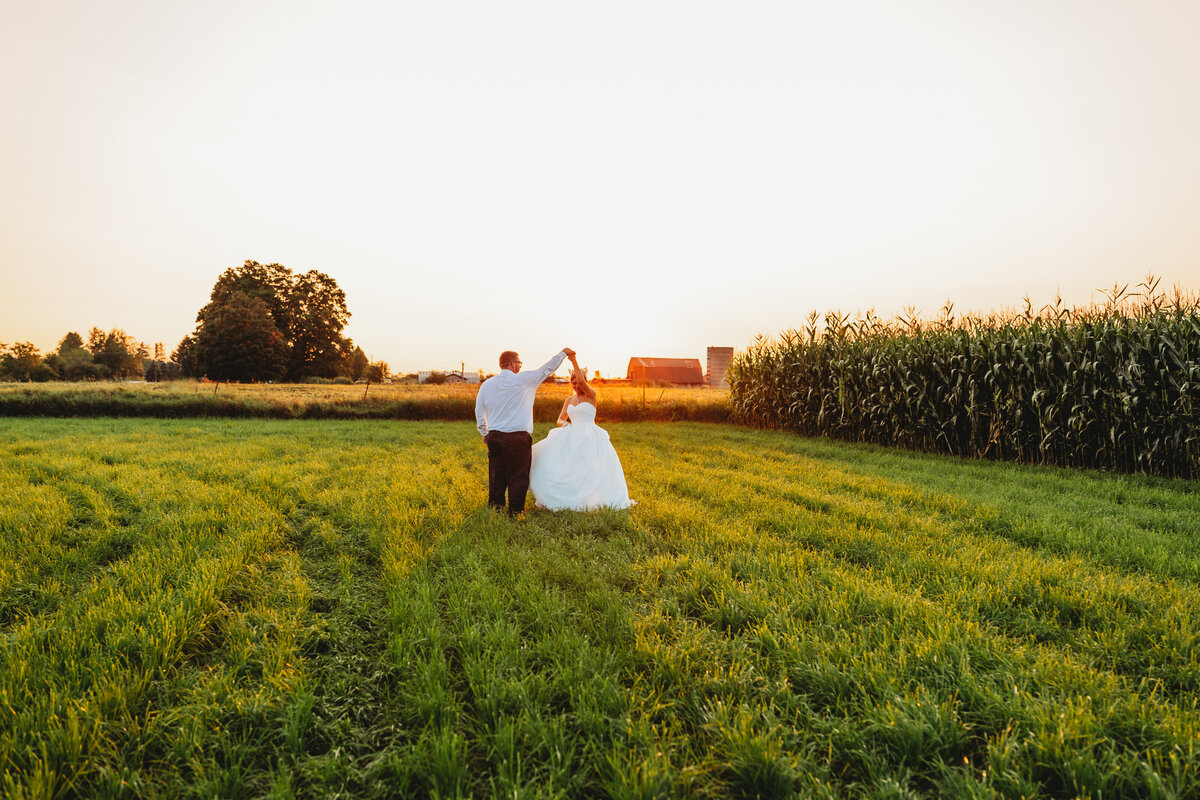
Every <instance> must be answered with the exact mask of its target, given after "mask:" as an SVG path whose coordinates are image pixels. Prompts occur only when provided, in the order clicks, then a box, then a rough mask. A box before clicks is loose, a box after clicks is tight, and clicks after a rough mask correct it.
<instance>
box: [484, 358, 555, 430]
mask: <svg viewBox="0 0 1200 800" xmlns="http://www.w3.org/2000/svg"><path fill="white" fill-rule="evenodd" d="M566 357H567V354H566V352H565V351H560V352H559V353H558V354H557V355H555V356H554V357H553V358H551V359H550V360H549V361H547V362H546V363H545V364H543V365H542V366H540V367H538V368H537V369H535V370H528V371H522V372H513V371H512V370H508V369H502V370H500V374H499V375H493V376H492V377H490V378H488V379H487V380H486V381H484V382H483V385H482V386H480V387H479V394H477V395H476V396H475V427H477V428H479V435H480V436H487V435H488V431H501V432H502V433H515V432H516V431H525V432H526V433H529V434H532V433H533V398H534V395H536V394H537V388H538V386H540V385H541V383H542V381H544V380H546V378H549V377H550V376H551V375H553V374H554V371H555V370H556V369H558V365H559V364H561V363H562V362H563V359H564V358H566Z"/></svg>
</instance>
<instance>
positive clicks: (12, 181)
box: [0, 0, 1200, 375]
mask: <svg viewBox="0 0 1200 800" xmlns="http://www.w3.org/2000/svg"><path fill="white" fill-rule="evenodd" d="M1198 30H1200V5H1198V4H1195V3H1178V2H1167V1H1166V0H1153V2H1147V3H1138V4H1134V3H1128V2H1052V3H1046V2H1026V1H1021V2H1006V3H1001V2H949V1H947V2H934V1H932V0H926V1H923V2H906V3H902V4H897V3H882V2H878V3H876V2H862V3H836V4H835V3H800V2H754V1H752V2H741V3H732V2H709V1H706V0H700V1H699V2H696V1H695V0H689V1H688V2H683V0H679V1H678V2H655V1H654V0H649V2H647V1H645V0H639V1H638V2H605V3H562V2H548V1H547V2H506V3H484V2H470V1H466V2H457V3H447V2H405V3H361V2H358V3H356V2H350V3H341V4H336V5H334V4H328V3H315V2H313V3H293V2H282V1H281V0H266V1H262V2H249V3H246V2H213V3H183V2H174V1H171V2H128V1H126V2H112V3H87V2H82V1H81V0H80V1H78V2H70V1H59V2H32V1H31V0H6V1H5V2H3V4H2V5H0V69H2V70H3V74H4V75H5V76H6V79H5V80H4V81H3V82H0V108H2V109H3V121H2V122H0V275H2V277H3V286H4V289H3V291H2V292H0V341H3V342H5V343H9V344H11V343H12V342H14V341H25V340H29V341H32V342H33V343H34V344H36V345H37V346H38V347H39V348H41V349H42V350H43V351H46V350H49V349H52V348H53V347H54V346H55V345H56V343H57V342H58V340H59V339H60V338H61V337H62V336H63V335H64V334H65V333H67V332H68V331H78V332H81V333H86V331H87V330H88V329H89V328H90V327H92V326H99V327H101V328H104V329H108V328H114V327H119V328H123V329H125V330H126V331H127V332H129V333H130V334H131V335H133V336H134V337H136V338H137V339H139V340H142V341H145V342H148V343H151V344H152V343H154V342H157V341H161V342H163V343H164V344H165V345H166V348H167V351H168V352H170V350H171V349H173V348H174V347H175V345H176V344H177V343H178V341H179V340H180V339H181V338H182V337H183V336H184V335H185V334H187V333H189V332H190V331H191V329H192V327H193V326H194V324H195V323H194V320H195V314H196V312H197V310H198V309H199V308H200V307H201V306H202V305H203V304H204V303H205V302H206V301H207V299H208V293H209V291H210V289H211V288H212V285H213V283H214V281H215V280H216V277H217V276H218V275H219V274H220V273H221V272H222V271H223V270H225V269H226V268H228V267H234V266H238V265H240V264H241V263H242V262H243V261H244V260H247V259H253V260H256V261H260V262H263V263H269V262H278V263H281V264H284V265H286V266H287V267H289V268H291V269H292V270H295V271H297V272H302V271H306V270H309V269H317V270H320V271H322V272H325V273H327V274H329V275H330V276H332V277H333V278H334V279H335V280H336V281H337V282H338V283H339V285H340V286H341V287H342V288H343V289H344V290H345V292H346V296H347V301H348V305H349V308H350V311H351V313H352V315H353V316H352V317H351V320H350V324H349V326H348V327H347V329H346V334H347V335H348V336H350V337H352V338H353V339H354V340H355V342H356V343H357V344H358V345H360V346H361V347H363V349H364V350H365V351H367V353H368V354H369V355H370V356H371V358H373V359H382V360H386V361H388V362H389V364H390V365H391V367H392V369H393V370H396V371H401V372H407V371H416V370H419V369H439V368H457V367H458V366H459V365H460V364H465V366H466V368H467V369H468V370H474V369H480V368H482V369H485V370H488V371H494V370H495V369H496V363H495V360H496V356H497V355H498V354H499V352H500V351H501V350H502V349H506V348H511V349H516V350H518V351H519V352H520V353H521V354H522V356H523V357H524V358H525V360H526V361H527V362H530V363H533V362H537V363H541V362H542V361H543V360H545V359H546V358H547V357H549V356H550V355H551V353H553V352H554V351H556V350H558V349H559V348H560V347H562V346H570V347H573V348H575V349H576V350H577V351H579V357H580V361H581V363H583V364H585V365H587V366H589V367H590V368H592V369H593V370H597V369H598V370H600V371H601V372H602V373H603V374H605V375H612V374H623V373H624V370H625V365H626V363H627V362H628V360H629V358H630V357H631V356H651V357H680V358H699V359H701V360H703V358H704V354H705V348H706V347H707V346H709V345H716V346H733V347H738V348H741V347H745V346H746V345H748V344H749V343H750V342H751V341H753V339H754V336H755V335H756V334H758V333H763V334H768V335H769V334H773V333H776V332H778V331H779V330H782V329H785V328H790V327H796V326H799V325H801V324H802V322H803V320H804V318H805V317H806V316H807V315H808V313H809V311H811V310H813V309H816V310H818V311H824V310H827V309H841V310H843V311H849V312H855V311H866V310H867V309H869V308H874V309H875V310H876V311H877V312H878V313H880V314H882V315H885V316H889V315H892V314H894V313H897V312H899V311H900V310H901V309H903V308H904V307H906V306H916V307H918V308H921V309H924V310H925V311H926V312H928V313H935V312H936V310H937V309H938V308H940V307H941V306H942V305H943V303H944V302H945V301H946V300H947V299H949V300H951V301H953V302H954V303H955V307H956V308H957V309H959V310H962V311H966V310H969V309H976V310H987V309H992V308H1000V307H1004V306H1014V305H1018V304H1020V303H1021V301H1022V298H1023V297H1024V296H1025V295H1026V294H1028V295H1029V296H1030V297H1031V298H1032V299H1033V301H1034V302H1035V303H1037V304H1041V303H1045V302H1049V301H1050V300H1051V299H1052V298H1053V296H1054V294H1055V292H1056V291H1061V292H1062V295H1063V297H1064V299H1065V300H1066V301H1067V302H1068V303H1086V302H1088V301H1090V300H1092V299H1094V298H1097V297H1099V295H1098V294H1097V293H1096V291H1095V290H1096V289H1097V288H1101V287H1107V286H1111V285H1112V284H1113V283H1114V282H1118V283H1121V284H1124V283H1136V282H1137V281H1138V280H1140V279H1141V278H1142V277H1143V276H1144V275H1145V274H1146V273H1147V272H1154V273H1155V274H1157V275H1160V276H1162V278H1163V284H1164V286H1170V285H1171V284H1173V283H1179V284H1182V285H1183V286H1184V287H1186V288H1189V289H1193V290H1195V289H1198V288H1200V225H1197V220H1200V149H1198V148H1197V147H1196V142H1198V141H1200V102H1197V100H1198V99H1200V98H1198V97H1197V90H1196V80H1195V79H1196V76H1197V75H1200V48H1198V47H1196V45H1195V33H1196V31H1198Z"/></svg>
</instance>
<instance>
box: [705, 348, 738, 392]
mask: <svg viewBox="0 0 1200 800" xmlns="http://www.w3.org/2000/svg"><path fill="white" fill-rule="evenodd" d="M731 361H733V348H732V347H710V348H708V385H709V386H711V387H713V388H714V389H728V388H729V379H728V378H727V377H726V373H727V372H728V371H729V362H731Z"/></svg>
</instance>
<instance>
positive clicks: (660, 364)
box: [629, 356, 703, 371]
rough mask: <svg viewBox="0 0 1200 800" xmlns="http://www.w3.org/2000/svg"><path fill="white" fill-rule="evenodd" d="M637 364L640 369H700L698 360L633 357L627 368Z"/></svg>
mask: <svg viewBox="0 0 1200 800" xmlns="http://www.w3.org/2000/svg"><path fill="white" fill-rule="evenodd" d="M634 364H637V365H639V366H642V367H651V368H654V367H657V368H659V369H680V368H682V369H691V368H692V367H695V368H696V369H701V367H700V359H698V358H643V357H641V356H634V357H633V358H631V359H629V366H631V367H632V366H633V365H634ZM702 371H703V370H702Z"/></svg>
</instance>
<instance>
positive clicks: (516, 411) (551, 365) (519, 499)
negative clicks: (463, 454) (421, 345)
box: [475, 347, 575, 516]
mask: <svg viewBox="0 0 1200 800" xmlns="http://www.w3.org/2000/svg"><path fill="white" fill-rule="evenodd" d="M573 355H575V351H574V350H572V349H571V348H569V347H564V348H563V349H562V351H561V352H559V353H558V354H556V355H555V356H554V357H553V358H551V359H550V360H549V361H547V362H546V363H545V364H543V365H542V366H540V367H538V369H536V370H534V371H532V372H521V357H520V356H518V355H517V354H516V353H515V352H513V351H512V350H505V351H504V352H503V353H501V354H500V374H498V375H493V376H492V377H490V378H488V379H487V380H486V381H484V382H483V385H482V386H480V387H479V394H478V395H476V397H475V426H476V427H477V428H479V433H480V435H481V436H483V441H484V442H485V443H486V444H487V449H488V505H489V506H491V507H492V508H497V509H501V510H503V509H504V493H505V491H506V490H507V492H508V513H509V515H510V516H515V515H517V514H520V513H522V512H523V511H524V510H525V493H526V492H528V491H529V464H530V462H531V461H532V460H533V398H534V395H536V394H537V388H538V386H540V385H541V383H542V381H544V380H546V378H549V377H550V376H551V375H553V374H554V371H555V370H556V369H558V365H559V364H561V363H562V362H563V359H564V358H567V357H569V356H573Z"/></svg>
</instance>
